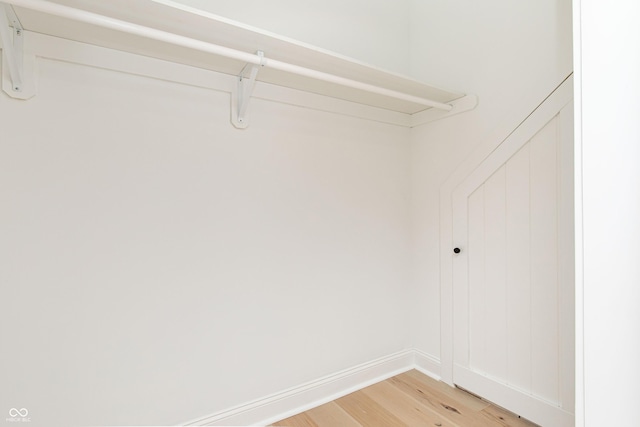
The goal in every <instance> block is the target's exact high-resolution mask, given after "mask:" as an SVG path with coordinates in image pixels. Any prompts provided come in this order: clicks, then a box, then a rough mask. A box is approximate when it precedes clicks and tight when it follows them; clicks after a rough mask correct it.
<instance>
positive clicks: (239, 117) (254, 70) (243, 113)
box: [231, 51, 265, 129]
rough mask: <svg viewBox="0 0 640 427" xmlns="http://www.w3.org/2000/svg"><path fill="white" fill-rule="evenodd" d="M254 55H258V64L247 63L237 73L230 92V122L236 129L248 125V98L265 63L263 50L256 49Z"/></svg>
mask: <svg viewBox="0 0 640 427" xmlns="http://www.w3.org/2000/svg"><path fill="white" fill-rule="evenodd" d="M256 55H258V57H260V64H259V65H255V64H247V65H245V67H244V68H243V69H242V71H241V72H240V74H239V75H238V86H237V88H236V90H235V92H233V93H232V94H231V122H232V123H233V125H234V126H235V127H237V128H238V129H245V128H246V127H247V126H249V119H248V117H247V109H248V108H249V100H250V99H251V94H252V93H253V89H254V87H255V85H256V78H257V77H258V71H260V68H261V67H264V65H265V59H264V52H262V51H258V52H256Z"/></svg>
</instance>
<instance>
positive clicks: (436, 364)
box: [413, 349, 442, 381]
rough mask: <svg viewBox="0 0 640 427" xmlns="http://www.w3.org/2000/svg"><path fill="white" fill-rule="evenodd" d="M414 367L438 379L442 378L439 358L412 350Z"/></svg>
mask: <svg viewBox="0 0 640 427" xmlns="http://www.w3.org/2000/svg"><path fill="white" fill-rule="evenodd" d="M413 354H414V365H415V366H414V369H416V370H418V371H420V372H422V373H423V374H425V375H428V376H430V377H431V378H434V379H436V380H438V381H440V380H441V379H442V376H441V371H442V370H441V365H440V360H438V359H436V358H435V357H433V356H431V355H430V354H427V353H424V352H422V351H420V350H416V349H414V350H413Z"/></svg>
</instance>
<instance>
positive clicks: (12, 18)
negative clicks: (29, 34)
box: [0, 3, 35, 99]
mask: <svg viewBox="0 0 640 427" xmlns="http://www.w3.org/2000/svg"><path fill="white" fill-rule="evenodd" d="M24 38H25V34H24V29H23V28H22V25H21V24H20V21H19V20H18V17H17V16H16V14H15V12H14V10H13V7H12V6H11V5H9V4H6V3H0V41H1V42H2V70H3V72H2V89H3V90H4V91H5V92H6V93H7V94H8V95H9V96H11V97H12V98H17V99H28V98H31V97H32V96H33V95H35V87H34V84H33V83H34V82H33V80H34V79H33V78H31V79H30V78H29V77H32V76H33V65H34V62H35V57H34V56H33V55H25V53H24Z"/></svg>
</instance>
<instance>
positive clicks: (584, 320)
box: [575, 0, 640, 427]
mask: <svg viewBox="0 0 640 427" xmlns="http://www.w3.org/2000/svg"><path fill="white" fill-rule="evenodd" d="M575 6H576V8H577V13H576V19H577V20H578V22H580V23H581V28H580V31H579V32H577V35H578V36H581V37H580V38H579V39H578V40H577V43H576V52H577V54H578V57H577V58H576V74H577V77H578V83H577V86H578V87H579V90H577V91H576V92H577V94H578V95H579V96H580V100H579V102H578V115H577V123H576V130H577V132H578V133H579V134H580V133H581V138H580V137H578V138H577V139H576V152H577V154H578V160H581V161H579V162H578V164H577V167H578V175H577V177H578V179H580V178H581V179H582V186H581V187H580V186H579V187H578V189H579V190H582V191H581V192H580V191H579V192H578V194H577V196H578V200H579V201H582V211H580V210H577V214H578V225H579V227H578V231H583V232H582V233H578V238H579V240H578V247H582V248H583V253H581V252H580V251H578V253H577V255H578V256H579V258H578V261H581V262H579V263H578V265H577V268H578V270H577V276H578V278H582V280H579V281H578V283H577V288H578V291H579V295H578V297H579V298H578V303H579V304H578V307H579V308H583V311H579V313H578V314H582V315H579V316H578V319H577V331H576V334H577V336H578V338H579V339H580V341H579V342H578V344H579V346H580V347H582V346H583V357H580V358H579V359H578V377H579V378H580V377H581V375H580V374H581V373H584V382H583V383H578V390H577V396H578V403H579V407H578V411H577V416H578V417H577V421H578V422H577V423H576V425H578V426H583V425H584V426H588V427H595V426H601V425H616V426H632V425H636V424H637V423H638V420H637V416H636V415H635V414H633V413H632V412H633V411H624V410H623V411H611V410H610V408H612V407H617V408H634V407H636V406H637V404H638V400H639V399H640V392H639V391H638V383H640V365H638V360H640V310H638V303H639V302H640V264H639V263H638V260H640V246H639V245H638V242H639V241H640V220H639V218H640V167H639V166H638V162H639V161H640V121H639V120H638V117H640V99H639V98H638V96H637V95H638V93H640V28H639V27H638V25H637V22H638V20H639V19H640V4H639V3H638V2H637V1H635V0H626V1H621V2H616V3H615V5H613V4H604V3H602V2H599V1H597V0H596V1H593V0H581V1H576V2H575ZM578 136H579V135H578ZM580 172H581V173H580ZM580 213H582V217H580ZM580 225H582V228H580ZM580 255H582V257H580ZM579 349H580V348H579ZM579 356H582V353H579Z"/></svg>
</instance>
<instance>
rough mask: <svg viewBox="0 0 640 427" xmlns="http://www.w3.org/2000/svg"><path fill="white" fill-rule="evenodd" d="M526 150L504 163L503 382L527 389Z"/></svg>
mask: <svg viewBox="0 0 640 427" xmlns="http://www.w3.org/2000/svg"><path fill="white" fill-rule="evenodd" d="M529 162H530V149H529V145H528V144H527V145H525V146H524V147H523V148H522V149H520V151H518V153H516V155H514V156H513V157H512V158H511V159H510V160H509V161H508V162H507V165H506V170H507V178H506V191H505V194H506V198H507V224H506V229H507V283H508V284H509V287H508V289H507V382H508V383H509V384H511V385H513V386H514V387H516V388H520V389H523V390H529V389H530V388H531V303H530V297H531V259H530V245H531V232H530V219H531V215H530V191H529V186H530V179H529V173H530V170H529Z"/></svg>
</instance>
